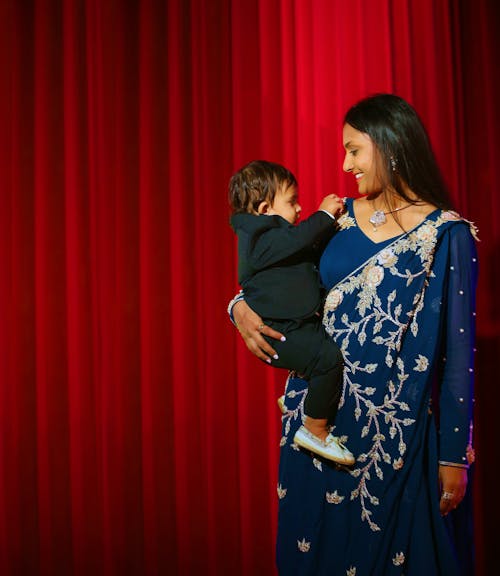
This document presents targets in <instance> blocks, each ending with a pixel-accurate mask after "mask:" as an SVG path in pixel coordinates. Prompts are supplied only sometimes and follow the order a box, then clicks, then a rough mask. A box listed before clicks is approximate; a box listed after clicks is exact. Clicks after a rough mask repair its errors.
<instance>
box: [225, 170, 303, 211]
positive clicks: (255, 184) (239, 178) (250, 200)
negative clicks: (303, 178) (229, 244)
mask: <svg viewBox="0 0 500 576" xmlns="http://www.w3.org/2000/svg"><path fill="white" fill-rule="evenodd" d="M283 184H286V186H287V188H288V187H290V186H296V185H297V180H296V178H295V176H294V175H293V174H292V173H291V172H290V170H287V169H286V168H285V167H284V166H281V164H276V163H275V162H268V161H267V160H254V161H253V162H249V163H248V164H246V165H245V166H243V168H240V169H239V170H238V171H237V172H235V173H234V174H233V176H232V177H231V180H230V181H229V203H230V204H231V208H232V210H233V213H234V214H238V213H241V212H244V213H250V214H252V213H254V212H257V209H258V207H259V204H260V203H261V202H264V201H265V200H267V201H268V202H270V203H271V204H272V203H273V202H274V197H275V196H276V192H277V191H278V189H279V188H280V187H281V186H282V185H283Z"/></svg>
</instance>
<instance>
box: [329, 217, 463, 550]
mask: <svg viewBox="0 0 500 576" xmlns="http://www.w3.org/2000/svg"><path fill="white" fill-rule="evenodd" d="M443 214H444V217H443ZM453 217H454V215H452V216H450V214H449V213H441V215H440V216H439V217H438V218H437V219H436V221H434V222H433V221H430V220H429V221H426V222H424V223H422V224H421V225H420V226H419V227H417V228H416V229H415V230H414V231H413V232H410V233H408V234H407V235H406V236H404V237H402V238H398V239H397V240H395V241H394V242H393V243H392V244H391V245H389V247H387V248H385V249H383V250H381V251H380V252H378V253H376V254H375V255H374V256H373V257H372V258H370V259H369V260H367V261H366V262H365V263H364V264H363V265H362V266H360V267H359V268H358V269H356V270H355V271H354V272H353V273H352V274H350V275H349V276H348V277H347V278H346V279H344V280H343V281H342V282H341V283H339V284H338V285H337V286H335V287H334V288H333V289H332V290H331V291H330V292H329V294H328V296H327V298H326V302H325V310H324V317H323V323H324V325H325V328H326V330H327V332H328V333H329V334H330V335H332V336H334V337H335V340H336V341H337V343H338V344H339V345H340V347H341V349H342V352H343V354H344V359H345V371H344V390H343V394H342V397H341V401H340V406H339V407H341V406H343V405H344V403H345V400H346V398H347V396H349V397H350V398H351V399H352V400H353V401H354V417H355V419H356V420H357V421H361V422H362V423H363V426H362V428H361V437H363V438H364V437H368V436H371V440H372V442H371V443H370V444H369V448H368V450H366V451H365V452H363V453H361V454H359V455H358V457H357V462H356V467H355V468H354V469H353V470H352V471H351V472H350V473H351V475H352V476H353V477H354V478H357V479H358V481H357V485H356V487H355V488H354V489H353V490H352V491H351V494H350V499H351V500H356V499H358V500H359V503H360V507H361V519H362V520H363V521H366V522H368V524H369V526H370V528H371V530H373V531H379V530H380V526H379V525H378V524H377V523H376V522H375V520H374V519H373V512H374V508H375V507H376V506H378V505H379V500H378V498H377V497H376V496H375V495H374V494H373V493H372V492H373V491H371V490H370V481H371V480H372V479H373V477H376V478H378V479H380V480H383V479H384V467H385V466H391V467H392V469H394V470H396V471H397V470H400V469H401V468H403V466H404V456H405V453H406V449H407V446H406V443H405V429H406V428H407V427H411V426H412V425H413V424H414V422H415V420H414V419H413V418H410V417H409V414H408V413H409V412H410V411H411V409H410V406H409V405H408V404H407V403H406V402H405V401H403V400H402V398H403V397H405V395H404V394H403V391H404V387H405V382H406V381H407V380H408V378H410V376H411V373H412V372H413V371H416V372H425V371H427V370H428V368H429V359H428V358H427V357H426V356H424V355H423V354H418V355H417V356H416V357H415V358H412V359H411V364H409V362H410V359H406V360H403V359H402V358H401V357H400V356H399V355H398V352H399V351H400V349H401V345H402V341H403V338H404V336H405V334H406V332H407V331H408V330H410V332H411V334H412V335H413V336H417V334H418V318H419V313H420V312H421V310H422V308H423V305H424V295H425V290H426V288H427V286H428V281H429V278H432V277H433V273H432V271H431V266H432V262H433V255H434V250H435V246H436V241H437V236H438V228H439V226H440V225H441V224H443V223H444V222H446V221H448V220H450V219H453ZM339 224H340V221H339ZM345 226H346V227H350V222H349V221H348V219H346V221H345ZM410 251H411V252H412V253H413V254H416V255H417V257H418V258H419V264H420V265H419V266H418V267H415V268H414V270H413V271H410V270H409V269H408V268H404V266H403V265H402V261H401V262H400V257H401V256H402V255H404V254H406V253H408V252H410ZM387 274H389V275H390V276H392V277H394V278H400V279H403V280H404V281H405V282H404V284H405V285H406V287H409V286H410V285H412V284H413V283H414V282H415V280H416V279H420V284H419V285H418V286H416V292H415V295H414V297H413V302H412V304H413V306H412V307H411V310H410V311H409V312H407V313H403V307H402V305H401V304H396V302H398V300H399V299H398V289H395V290H393V291H392V292H390V293H389V294H388V295H386V296H385V297H384V296H382V293H381V291H379V287H380V286H381V284H382V282H383V280H384V278H385V277H386V275H387ZM403 290H404V285H403ZM350 294H356V295H357V300H356V311H357V313H358V315H359V316H358V318H357V319H356V320H354V319H353V318H350V317H349V316H348V314H346V313H343V314H342V316H341V317H340V318H337V315H336V314H338V313H337V312H336V310H337V308H338V307H339V306H340V304H341V303H342V301H343V299H344V298H345V296H346V295H350ZM383 328H384V330H383ZM353 339H357V342H358V344H359V345H360V346H364V345H365V343H366V344H367V345H368V344H370V345H373V344H375V345H377V346H380V347H382V349H384V356H385V358H384V360H385V364H386V366H387V367H389V368H391V367H393V366H394V368H395V370H394V373H395V376H394V379H393V380H389V381H388V382H387V383H386V390H385V393H384V396H383V400H382V402H380V401H379V402H377V403H374V402H373V400H372V396H373V395H374V394H375V392H376V388H375V387H369V386H365V387H363V386H362V385H361V384H359V383H358V382H357V376H358V375H359V374H360V373H365V374H373V373H375V371H376V370H377V368H378V364H377V363H366V364H364V365H362V364H361V362H360V361H358V360H353V359H352V358H350V356H349V351H348V349H349V345H350V343H351V342H352V341H353ZM389 439H390V440H392V441H393V440H395V439H396V440H397V450H398V452H399V454H390V453H389V451H388V450H387V449H386V442H387V441H388V440H389ZM337 496H340V497H343V495H337ZM397 558H399V556H397Z"/></svg>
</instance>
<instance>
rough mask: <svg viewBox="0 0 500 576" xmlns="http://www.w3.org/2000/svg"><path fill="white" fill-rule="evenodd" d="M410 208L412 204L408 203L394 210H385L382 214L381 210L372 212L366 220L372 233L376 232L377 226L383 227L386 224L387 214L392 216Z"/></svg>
mask: <svg viewBox="0 0 500 576" xmlns="http://www.w3.org/2000/svg"><path fill="white" fill-rule="evenodd" d="M410 206H413V204H412V203H410V204H407V205H406V206H401V207H400V208H395V209H394V210H387V212H384V211H383V210H374V212H373V214H372V215H371V216H370V218H369V219H368V221H369V222H370V224H371V225H372V226H373V231H374V232H377V230H378V228H379V226H383V225H384V224H385V223H386V222H387V218H386V215H387V214H394V212H399V211H400V210H404V209H405V208H409V207H410Z"/></svg>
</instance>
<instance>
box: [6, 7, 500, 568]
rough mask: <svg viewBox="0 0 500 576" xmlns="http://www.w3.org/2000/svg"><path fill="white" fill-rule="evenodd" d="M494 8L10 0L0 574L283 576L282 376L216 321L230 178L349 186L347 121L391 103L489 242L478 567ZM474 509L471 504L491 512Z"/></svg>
mask: <svg viewBox="0 0 500 576" xmlns="http://www.w3.org/2000/svg"><path fill="white" fill-rule="evenodd" d="M495 5H496V3H495V2H494V0H475V1H474V2H472V1H468V0H419V1H416V0H392V1H391V0H352V1H350V2H344V1H342V0H315V1H314V2H312V1H311V2H309V1H306V0H245V1H242V0H169V1H155V0H142V1H140V2H139V1H137V2H131V1H125V0H121V1H120V0H104V1H100V0H87V1H84V0H37V1H34V2H29V1H23V2H18V1H16V0H1V1H0V199H1V204H0V573H1V574H5V575H13V576H17V575H30V576H31V575H38V574H40V575H50V576H52V575H64V576H66V575H68V574H75V575H81V576H84V575H85V576H86V575H90V574H91V575H92V576H98V575H101V574H102V575H106V576H107V575H117V576H122V575H124V574H133V575H142V574H147V575H150V574H151V575H153V574H158V575H159V574H162V575H163V574H176V575H179V576H191V575H194V574H199V573H203V574H207V575H216V574H217V575H219V574H239V575H242V576H254V575H255V574H260V575H262V576H265V575H267V574H269V575H271V574H274V567H273V563H274V559H273V556H274V537H275V532H276V496H275V486H276V475H277V459H278V441H279V424H280V422H279V414H278V412H277V407H276V404H275V400H276V397H277V396H278V395H279V393H280V390H281V388H282V385H283V382H284V378H285V375H284V374H283V373H282V372H275V371H273V370H272V369H269V368H267V367H266V366H264V365H263V364H261V363H260V362H258V361H257V360H256V359H255V358H253V357H251V356H250V354H249V353H248V352H247V350H246V349H245V348H244V346H243V345H242V344H241V342H240V341H239V339H238V337H237V333H236V331H235V330H234V329H233V328H232V326H231V325H230V323H229V321H228V319H227V315H226V305H227V302H228V300H229V299H230V298H231V296H232V295H233V294H234V293H235V291H236V290H237V284H236V272H235V243H234V238H233V235H232V232H231V230H230V229H229V226H228V215H229V212H228V208H227V194H226V190H227V182H228V179H229V177H230V175H231V173H232V172H233V171H234V170H235V169H237V168H238V167H239V166H240V165H241V164H243V163H245V162H247V161H249V160H251V159H255V158H267V159H272V160H275V161H278V162H283V163H285V164H286V165H288V166H289V167H290V168H291V169H292V170H293V171H294V172H295V173H296V175H297V176H298V179H299V182H300V187H301V201H302V205H303V207H304V211H305V212H308V211H309V210H312V209H313V208H314V207H315V206H316V204H317V201H318V199H319V198H320V197H321V196H322V195H323V194H325V193H329V192H332V191H335V192H337V193H339V194H342V195H352V196H354V195H355V189H354V188H353V187H352V184H351V182H350V181H349V180H348V179H347V178H346V177H345V175H344V174H343V173H342V171H341V159H342V147H341V120H342V116H343V113H344V112H345V111H346V109H347V108H348V107H349V106H350V105H351V104H353V103H354V101H356V100H357V99H358V98H360V97H363V96H365V95H367V94H369V93H373V92H376V91H395V92H397V93H399V94H400V95H402V96H404V97H406V98H407V99H408V100H409V101H410V102H412V103H413V104H414V105H415V106H416V108H417V110H418V111H419V112H420V114H421V116H422V118H423V119H424V121H425V123H426V125H427V126H428V129H429V132H430V135H431V138H432V140H433V142H434V145H435V149H436V153H437V155H438V158H439V160H440V163H441V165H442V167H443V171H444V174H445V177H446V179H447V181H448V182H449V184H450V187H451V190H452V193H453V197H454V198H455V200H456V203H457V208H458V209H459V210H460V211H461V212H463V214H464V215H466V216H467V217H468V218H470V219H471V220H473V221H475V222H476V223H477V225H478V226H479V228H480V236H481V239H482V242H481V243H480V245H479V251H480V258H481V277H480V286H479V306H478V356H477V359H478V362H477V394H476V399H477V402H476V448H477V452H478V462H477V464H476V466H475V478H474V482H475V485H474V492H475V499H476V503H477V510H478V513H477V516H476V531H477V534H478V536H479V538H478V574H483V573H484V574H487V573H488V572H487V567H488V566H489V565H490V563H492V562H493V560H494V558H496V555H495V548H494V540H493V538H494V534H493V533H492V532H490V531H488V530H487V527H488V523H489V520H488V519H489V518H496V517H497V516H498V514H499V504H498V502H497V500H496V499H492V498H490V497H489V496H487V495H488V494H490V495H491V491H492V489H493V490H494V489H496V488H495V487H496V484H497V482H496V479H495V477H494V475H493V472H492V471H491V462H492V459H495V455H496V448H497V446H496V442H495V439H496V438H498V434H497V427H496V423H495V420H496V417H497V406H498V403H499V401H500V397H499V396H500V393H499V392H498V390H499V388H498V386H496V384H497V382H496V378H497V377H496V365H497V362H496V359H497V358H498V355H499V353H500V305H499V303H498V293H499V292H500V277H499V266H498V262H499V255H500V223H499V222H500V220H499V215H500V210H499V204H500V187H499V184H498V179H497V178H496V174H495V169H496V162H498V157H499V154H500V149H499V144H498V136H497V134H498V128H499V127H500V118H499V107H498V102H499V98H500V86H499V83H500V70H499V65H498V61H499V59H498V56H499V55H500V50H499V36H498V29H499V24H500V20H499V17H498V9H497V8H496V6H495ZM486 507H487V512H486Z"/></svg>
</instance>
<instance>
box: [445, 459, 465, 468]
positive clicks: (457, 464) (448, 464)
mask: <svg viewBox="0 0 500 576" xmlns="http://www.w3.org/2000/svg"><path fill="white" fill-rule="evenodd" d="M438 463H439V465H440V466H451V467H452V468H466V469H467V468H469V465H468V464H459V463H458V462H445V461H444V460H439V462H438Z"/></svg>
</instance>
